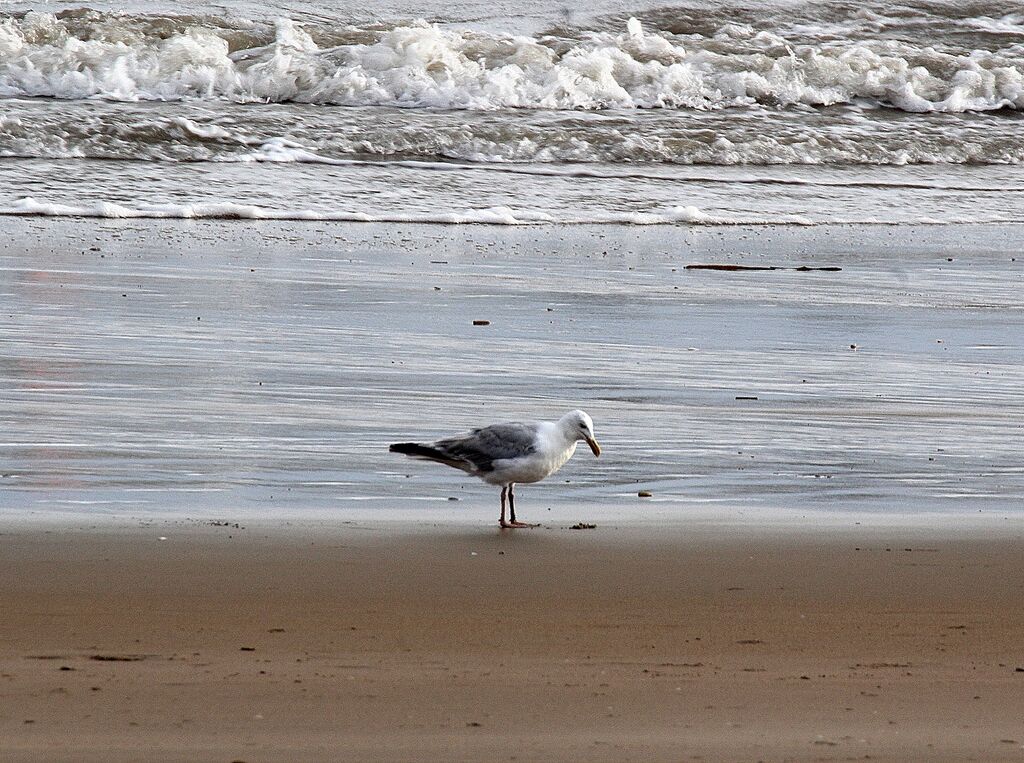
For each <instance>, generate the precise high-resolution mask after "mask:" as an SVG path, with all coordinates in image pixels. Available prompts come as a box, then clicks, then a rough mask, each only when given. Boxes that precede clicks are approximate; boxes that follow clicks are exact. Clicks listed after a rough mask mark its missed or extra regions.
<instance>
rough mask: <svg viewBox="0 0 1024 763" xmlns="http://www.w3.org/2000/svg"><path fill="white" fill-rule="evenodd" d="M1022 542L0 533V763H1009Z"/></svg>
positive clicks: (601, 532)
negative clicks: (787, 762)
mask: <svg viewBox="0 0 1024 763" xmlns="http://www.w3.org/2000/svg"><path fill="white" fill-rule="evenodd" d="M161 536H163V537H164V538H166V540H159V538H160V537H161ZM1020 542H1021V538H1020V537H1019V533H1018V534H1014V535H1013V537H1012V538H1010V537H1006V538H1001V539H992V537H991V536H990V535H988V534H986V533H975V534H971V535H969V537H966V538H961V539H952V538H950V537H949V536H948V535H939V536H936V535H935V534H929V533H927V532H922V531H921V530H920V529H917V530H914V529H903V530H892V531H885V532H882V531H871V530H863V529H848V530H845V531H841V532H837V533H836V534H834V535H833V536H832V537H828V536H824V535H822V534H820V533H813V532H807V531H805V532H802V533H801V532H797V533H794V534H792V535H789V534H785V533H780V532H778V531H773V530H771V529H770V528H769V529H750V528H748V529H745V530H744V529H732V530H722V529H721V528H718V529H715V528H703V529H696V530H693V531H687V530H686V529H684V528H676V529H673V530H670V531H666V530H664V529H662V530H658V531H656V532H652V531H644V530H637V529H632V530H629V529H618V530H614V529H602V528H600V527H599V528H598V529H596V530H587V531H571V530H568V529H548V530H539V531H533V532H530V533H526V532H520V533H514V534H509V533H505V534H499V532H498V531H496V530H495V531H491V530H490V529H487V528H483V527H481V528H469V527H466V526H465V525H452V526H440V527H437V528H433V529H430V530H424V531H418V532H410V531H409V529H408V526H404V527H403V526H400V525H395V526H391V527H386V526H385V527H381V526H377V527H368V526H360V525H351V526H344V527H341V526H339V525H336V524H332V525H306V526H302V527H292V528H291V529H286V530H282V529H281V528H279V527H271V528H267V527H265V526H264V527H246V528H245V529H240V528H233V527H210V526H208V525H207V526H204V525H198V524H186V523H155V524H153V525H150V526H147V527H140V528H135V529H127V530H126V529H124V528H121V529H120V530H118V531H115V532H110V531H109V530H107V531H104V530H102V529H100V530H97V529H93V530H83V529H79V530H73V531H69V530H67V529H65V530H62V531H60V532H49V533H48V532H45V531H43V530H40V529H30V528H22V529H15V530H13V531H5V532H4V534H3V535H2V536H0V549H2V553H0V574H2V576H3V580H4V581H5V582H4V586H3V587H2V589H0V608H2V611H3V612H4V617H3V621H2V624H0V692H2V698H3V702H2V703H0V739H2V740H3V742H2V744H3V751H4V755H3V757H4V760H5V761H50V760H76V761H107V760H155V761H163V760H168V761H170V760H183V759H191V760H224V761H228V760H245V761H264V760H265V761H271V760H274V761H302V760H462V761H473V760H550V761H570V760H593V761H620V760H643V761H663V760H664V761H670V760H671V761H681V760H713V761H748V760H749V761H755V760H823V761H839V760H864V759H871V760H886V761H925V760H928V761H946V760H986V761H997V760H1019V759H1020V757H1021V755H1022V754H1024V750H1022V746H1024V734H1022V733H1021V729H1022V727H1021V717H1022V711H1024V700H1022V697H1024V656H1022V652H1021V648H1020V633H1021V629H1022V628H1024V616H1022V614H1021V608H1020V606H1019V602H1020V597H1021V593H1022V587H1024V576H1022V574H1021V568H1020Z"/></svg>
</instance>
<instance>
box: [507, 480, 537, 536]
mask: <svg viewBox="0 0 1024 763" xmlns="http://www.w3.org/2000/svg"><path fill="white" fill-rule="evenodd" d="M513 487H515V483H514V482H510V483H509V485H508V508H509V518H510V519H511V520H512V522H511V523H510V524H509V525H507V526H508V527H540V525H531V524H529V523H528V522H517V521H516V496H515V494H514V493H513V492H512V488H513ZM502 516H504V501H503V502H502ZM502 526H503V527H505V525H502Z"/></svg>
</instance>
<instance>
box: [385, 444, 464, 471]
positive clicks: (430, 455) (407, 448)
mask: <svg viewBox="0 0 1024 763" xmlns="http://www.w3.org/2000/svg"><path fill="white" fill-rule="evenodd" d="M388 450H389V451H391V452H392V453H404V454H405V455H407V456H412V457H413V458H423V459H426V460H428V461H437V462H438V463H440V464H447V465H448V466H454V467H455V468H456V469H462V471H464V472H472V471H474V468H473V465H472V464H470V463H468V462H466V460H465V459H462V458H457V457H453V456H452V455H450V454H448V453H445V452H444V451H443V450H438V449H437V448H434V447H431V446H430V445H421V444H420V443H418V442H396V443H394V444H392V445H391V446H390V447H389V448H388Z"/></svg>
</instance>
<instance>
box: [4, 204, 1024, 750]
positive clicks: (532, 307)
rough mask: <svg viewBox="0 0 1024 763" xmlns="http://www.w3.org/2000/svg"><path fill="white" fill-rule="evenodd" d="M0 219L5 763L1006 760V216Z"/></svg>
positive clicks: (1012, 346) (1014, 357) (1013, 652)
mask: <svg viewBox="0 0 1024 763" xmlns="http://www.w3.org/2000/svg"><path fill="white" fill-rule="evenodd" d="M8 224H9V227H8V230H9V232H10V234H11V237H12V238H11V241H12V242H14V244H13V245H12V246H11V247H10V248H9V249H8V250H6V251H5V252H4V253H2V254H0V269H2V271H3V273H4V280H3V297H4V300H5V308H6V309H5V310H4V312H3V313H2V314H0V330H2V332H3V334H4V336H5V338H6V340H7V341H6V342H5V343H4V345H3V352H4V358H3V359H4V364H3V366H2V369H3V374H4V380H5V384H4V385H3V386H2V387H0V402H2V406H0V421H2V422H3V425H4V428H5V432H6V440H5V441H4V442H3V443H0V447H2V448H3V451H2V452H3V457H4V462H3V463H4V466H3V470H2V477H0V480H2V482H0V490H2V494H0V497H2V501H3V504H2V505H3V508H4V514H3V518H2V522H0V579H2V580H3V581H4V584H3V585H2V586H0V612H2V613H3V617H2V618H0V758H2V759H3V760H5V761H7V760H10V761H23V760H24V761H54V760H74V761H111V760H147V761H150V760H152V761H159V760H168V761H171V760H182V759H192V760H222V761H232V760H242V761H248V762H249V763H252V762H253V761H302V760H367V761H369V760H465V761H476V760H499V759H503V760H512V759H515V760H541V761H543V760H551V761H568V760H587V761H590V760H593V761H620V760H642V761H661V760H665V761H669V760H671V761H679V760H709V761H748V760H749V761H756V760H772V761H775V760H851V759H858V760H859V759H868V758H870V759H873V760H891V761H921V760H934V761H947V760H986V761H989V760H993V761H994V760H1018V759H1020V757H1021V755H1022V754H1024V732H1022V731H1021V724H1020V719H1021V717H1022V714H1024V701H1022V699H1021V698H1022V697H1024V672H1022V671H1021V670H1019V669H1020V668H1024V656H1022V652H1021V649H1020V644H1019V636H1020V633H1021V632H1022V627H1024V616H1022V614H1021V608H1020V606H1019V602H1020V597H1021V593H1022V587H1024V572H1022V566H1021V564H1020V548H1021V542H1022V532H1021V529H1020V524H1019V520H1018V518H1017V517H1018V514H1017V510H1018V507H1019V501H1020V497H1021V495H1022V494H1024V483H1022V472H1021V467H1020V463H1019V448H1018V445H1017V443H1018V442H1019V438H1018V436H1017V435H1018V433H1019V422H1020V420H1021V419H1020V417H1021V410H1022V409H1021V402H1020V397H1019V394H1018V390H1019V388H1020V385H1021V383H1022V370H1021V369H1022V368H1024V364H1022V363H1021V362H1020V360H1021V352H1022V349H1021V346H1020V344H1019V341H1017V340H1016V337H1017V336H1019V333H1017V328H1018V327H1019V326H1020V325H1021V318H1020V316H1021V310H1022V303H1021V302H1020V291H1019V288H1018V286H1017V284H1018V283H1019V281H1020V278H1021V274H1020V270H1019V264H1020V263H1018V262H1017V260H1016V257H1015V249H1014V248H1015V246H1016V240H1015V230H1016V229H1015V228H1013V227H1006V226H1003V227H995V228H986V227H982V226H979V227H977V228H968V227H957V228H951V229H948V230H940V229H937V228H934V227H933V228H928V227H924V228H907V229H899V230H895V231H894V230H889V229H886V228H884V227H879V228H870V227H863V226H861V227H824V228H816V229H803V228H798V227H790V228H728V229H716V230H706V229H705V230H702V229H694V228H684V229H675V228H667V229H664V228H663V229H656V230H655V229H645V228H637V229H632V230H626V229H623V228H621V227H602V226H595V227H583V228H571V229H554V228H536V229H509V228H493V227H473V228H456V227H452V226H447V227H445V226H408V228H402V227H400V226H390V227H386V226H373V225H366V226H359V225H341V224H320V223H317V224H310V223H260V224H233V223H228V224H226V223H224V222H216V221H214V222H194V223H193V222H188V221H184V222H183V221H166V222H157V223H154V222H153V221H141V222H139V221H75V222H74V223H68V222H62V221H49V220H42V221H41V220H14V219H11V220H9V221H8ZM979 242H980V243H979ZM894 251H898V252H899V253H900V256H899V259H898V261H897V260H894V258H893V252H894ZM581 262H583V263H588V266H587V267H584V268H582V269H581V267H580V263H581ZM694 263H698V264H699V263H724V264H739V265H749V266H778V267H784V268H796V267H800V266H804V265H806V266H813V267H832V268H836V267H838V268H841V269H840V270H838V271H835V270H833V271H798V270H772V271H701V270H692V269H691V270H687V269H686V266H687V265H688V264H694ZM474 320H488V321H489V322H490V323H489V324H488V325H484V326H474V325H473V323H472V322H473V321H474ZM574 406H582V407H584V408H586V409H587V410H588V412H590V413H591V414H592V415H593V416H594V420H595V422H596V426H597V430H596V431H597V434H598V438H599V439H600V440H601V443H602V445H603V446H604V453H603V454H602V456H601V458H600V459H594V458H592V457H591V456H590V454H589V452H587V453H584V454H579V455H577V456H576V457H575V458H574V459H573V460H572V461H571V462H570V463H569V464H568V465H567V466H566V467H565V468H564V469H563V470H562V471H561V472H560V473H559V475H558V477H557V478H553V479H550V480H547V481H545V482H544V483H543V484H541V485H538V486H534V487H531V486H525V487H524V488H523V489H522V490H521V491H519V493H518V494H519V499H518V500H519V503H518V509H519V513H520V515H521V517H522V518H524V519H526V520H533V521H541V522H543V524H544V526H543V527H542V528H541V529H538V530H532V531H516V532H515V533H501V532H499V531H498V530H497V528H496V526H495V523H496V518H497V508H498V506H497V499H498V496H497V490H495V489H492V488H490V487H487V486H484V485H482V484H480V483H478V482H476V481H474V480H472V479H470V478H468V477H464V476H462V475H460V474H459V473H456V472H454V471H448V470H443V469H441V468H439V467H436V466H433V465H429V464H417V463H413V462H409V461H406V460H405V459H401V458H397V457H396V456H395V454H389V453H388V452H387V443H388V442H393V441H396V440H399V439H402V440H405V439H409V438H410V437H413V436H415V437H422V438H429V437H431V436H434V435H442V434H445V433H448V432H451V431H453V430H455V431H457V430H459V429H463V428H466V427H468V426H472V425H474V424H478V423H483V422H485V421H493V420H501V419H503V418H514V417H517V416H521V415H523V414H524V412H526V413H529V414H532V415H557V414H558V413H559V412H561V411H562V410H565V409H567V408H569V407H574ZM640 490H645V491H647V492H650V493H652V496H651V497H650V498H643V499H641V498H639V497H638V495H637V494H638V492H639V491H640ZM577 522H586V523H593V524H596V525H597V528H596V529H593V530H571V529H569V528H570V527H571V525H573V524H575V523H577Z"/></svg>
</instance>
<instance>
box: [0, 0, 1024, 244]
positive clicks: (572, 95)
mask: <svg viewBox="0 0 1024 763" xmlns="http://www.w3.org/2000/svg"><path fill="white" fill-rule="evenodd" d="M1022 109H1024V12H1022V11H1021V10H1020V6H1019V4H1017V3H1010V2H999V1H992V2H970V3H960V2H957V3H954V2H911V3H850V2H839V3H817V2H814V3H812V2H790V1H783V2H780V1H778V0H776V1H774V2H758V1H756V0H750V1H749V2H746V3H718V2H682V3H676V4H666V3H664V2H661V3H646V4H642V3H624V2H620V1H618V0H613V1H609V0H600V1H599V2H594V3H586V4H583V3H563V4H561V5H559V6H557V7H555V6H554V5H553V4H547V3H539V2H535V1H534V0H514V1H513V0H503V1H500V2H488V3H482V2H461V3H440V2H428V3H419V4H412V3H408V2H394V0H389V1H388V2H385V3H374V4H370V5H369V6H367V7H360V8H353V7H352V6H351V4H347V3H346V4H342V3H332V2H323V0H321V1H320V2H315V3H295V2H290V3H281V2H277V3H252V2H220V3H203V2H183V3H182V2H175V3H159V2H157V3H153V2H147V3H130V2H129V3H115V2H94V3H92V4H91V5H90V6H82V7H79V6H76V5H74V4H69V3H65V2H60V3H45V2H44V3H22V2H3V3H0V157H2V161H0V214H4V215H60V216H69V215H73V216H95V217H183V218H192V217H224V218H270V219H282V218H284V219H330V220H356V221H358V220H378V221H410V222H412V221H431V222H440V223H466V222H489V223H503V224H544V223H558V222H562V223H576V224H580V223H629V224H704V225H715V224H746V223H759V222H764V223H780V224H798V225H813V224H821V223H836V222H840V223H871V222H873V223H893V224H900V223H928V224H950V223H958V222H972V223H974V222H992V223H1001V222H1017V221H1019V220H1021V219H1022V211H1024V191H1022V190H1021V188H1020V187H1019V183H1017V182H1016V181H1017V178H1018V171H1017V167H1018V165H1019V163H1020V162H1021V161H1022V159H1024V131H1022V129H1021V128H1022V126H1024V123H1022V121H1021V119H1022V116H1021V112H1022Z"/></svg>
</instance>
